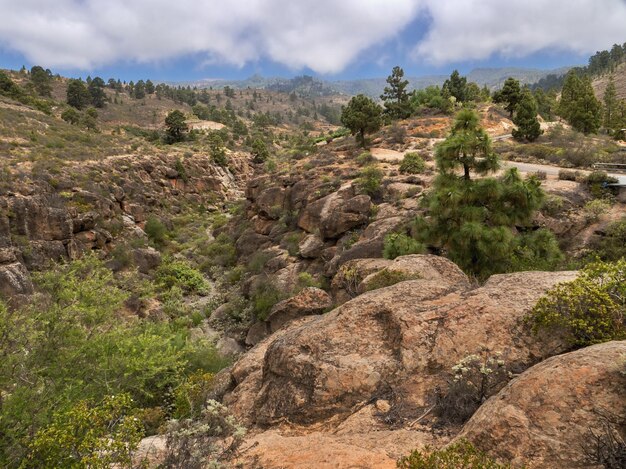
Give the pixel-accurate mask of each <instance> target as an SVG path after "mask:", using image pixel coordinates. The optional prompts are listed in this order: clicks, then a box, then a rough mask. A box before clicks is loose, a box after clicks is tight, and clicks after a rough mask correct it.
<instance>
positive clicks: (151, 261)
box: [133, 247, 161, 274]
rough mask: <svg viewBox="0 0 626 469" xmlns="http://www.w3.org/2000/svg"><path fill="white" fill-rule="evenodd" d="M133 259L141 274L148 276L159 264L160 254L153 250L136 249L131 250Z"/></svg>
mask: <svg viewBox="0 0 626 469" xmlns="http://www.w3.org/2000/svg"><path fill="white" fill-rule="evenodd" d="M133 259H134V260H135V265H136V266H137V269H138V270H139V272H141V273H142V274H149V273H151V272H152V271H153V270H154V269H156V268H157V267H158V266H159V265H160V264H161V253H159V251H157V250H156V249H154V248H151V247H147V248H138V249H135V250H133Z"/></svg>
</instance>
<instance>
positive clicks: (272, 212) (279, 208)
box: [256, 187, 286, 220]
mask: <svg viewBox="0 0 626 469" xmlns="http://www.w3.org/2000/svg"><path fill="white" fill-rule="evenodd" d="M285 196H286V193H285V189H284V188H283V187H270V188H268V189H265V190H264V191H263V192H262V193H261V194H260V195H259V197H258V198H257V200H256V207H257V209H258V211H259V213H260V214H261V215H262V216H264V217H265V218H269V219H271V220H278V219H279V218H280V216H281V215H282V213H283V208H284V205H285Z"/></svg>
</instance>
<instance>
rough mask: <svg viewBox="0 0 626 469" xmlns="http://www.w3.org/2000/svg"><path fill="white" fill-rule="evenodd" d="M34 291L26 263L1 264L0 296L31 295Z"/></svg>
mask: <svg viewBox="0 0 626 469" xmlns="http://www.w3.org/2000/svg"><path fill="white" fill-rule="evenodd" d="M32 292H33V284H32V282H31V280H30V275H29V273H28V270H26V267H24V264H20V263H19V262H13V263H11V264H5V265H0V297H2V296H4V297H7V298H9V297H12V296H15V295H30V294H31V293H32Z"/></svg>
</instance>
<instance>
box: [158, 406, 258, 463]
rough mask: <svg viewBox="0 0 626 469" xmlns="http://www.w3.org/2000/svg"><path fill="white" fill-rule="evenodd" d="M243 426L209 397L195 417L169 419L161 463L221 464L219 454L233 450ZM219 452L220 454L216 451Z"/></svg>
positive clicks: (239, 441)
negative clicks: (224, 445) (225, 444)
mask: <svg viewBox="0 0 626 469" xmlns="http://www.w3.org/2000/svg"><path fill="white" fill-rule="evenodd" d="M245 435H246V429H245V427H243V426H241V425H240V424H239V423H238V422H237V421H236V420H235V418H234V417H233V416H232V415H231V414H230V413H229V412H228V409H227V408H226V407H225V406H224V405H222V404H220V403H219V402H216V401H214V400H209V401H208V402H207V403H206V406H205V407H204V409H203V410H202V412H201V414H200V416H199V418H198V419H196V420H191V419H181V420H172V421H170V423H169V425H168V429H167V433H166V436H167V440H166V442H167V443H166V444H167V450H166V454H165V460H164V461H163V467H172V468H185V469H204V468H210V467H221V466H220V464H219V457H220V456H221V454H223V453H224V452H227V451H228V450H230V451H233V450H235V449H236V448H237V446H238V445H239V444H240V443H241V442H242V441H243V438H244V436H245ZM228 437H230V441H231V443H230V446H229V447H227V448H222V449H223V451H219V449H218V446H217V445H216V443H217V442H218V441H219V440H225V439H227V438H228ZM220 453H221V454H220Z"/></svg>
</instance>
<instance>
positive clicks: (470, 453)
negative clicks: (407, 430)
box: [397, 439, 510, 469]
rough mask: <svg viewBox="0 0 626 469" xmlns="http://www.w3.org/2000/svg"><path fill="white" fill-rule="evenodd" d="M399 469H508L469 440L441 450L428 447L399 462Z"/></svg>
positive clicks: (507, 466)
mask: <svg viewBox="0 0 626 469" xmlns="http://www.w3.org/2000/svg"><path fill="white" fill-rule="evenodd" d="M397 466H398V468H399V469H464V468H467V469H507V468H509V467H510V466H509V465H508V464H507V465H502V464H498V463H497V462H496V461H495V460H493V459H491V458H490V457H489V456H487V454H485V453H483V452H482V451H480V450H478V449H476V448H475V447H474V445H472V444H471V443H470V442H469V441H467V440H464V439H463V440H460V441H458V442H457V443H454V444H451V445H449V446H448V447H446V448H444V449H440V450H432V449H431V448H430V447H429V446H426V447H425V448H424V450H423V451H417V450H415V451H413V452H412V453H411V454H410V455H409V456H405V457H403V458H400V459H399V460H398V464H397Z"/></svg>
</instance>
